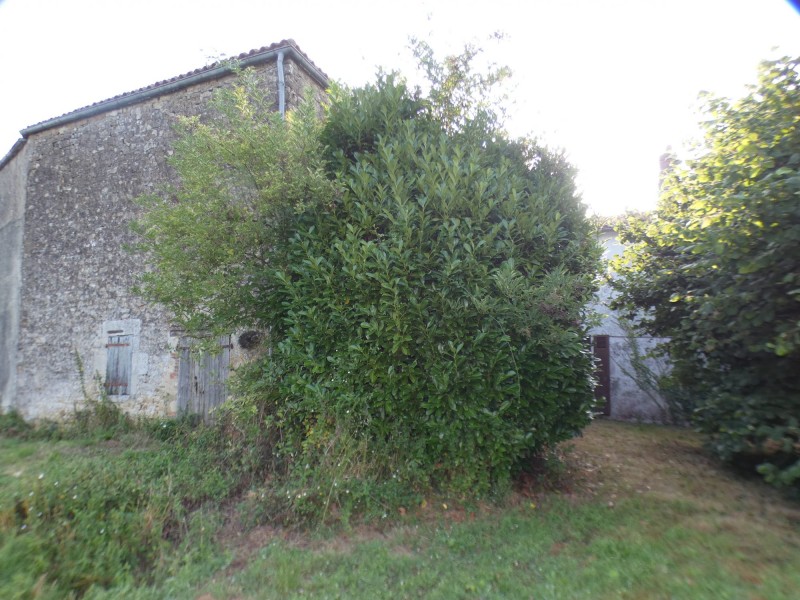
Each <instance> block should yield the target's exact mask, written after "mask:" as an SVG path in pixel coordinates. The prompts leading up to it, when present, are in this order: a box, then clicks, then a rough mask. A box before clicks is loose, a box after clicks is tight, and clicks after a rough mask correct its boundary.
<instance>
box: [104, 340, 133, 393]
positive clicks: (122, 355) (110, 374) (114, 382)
mask: <svg viewBox="0 0 800 600" xmlns="http://www.w3.org/2000/svg"><path fill="white" fill-rule="evenodd" d="M106 349H107V353H106V359H107V362H106V380H105V388H106V394H108V395H109V396H127V395H128V393H129V390H130V385H131V358H132V353H131V336H130V335H109V336H108V343H107V344H106Z"/></svg>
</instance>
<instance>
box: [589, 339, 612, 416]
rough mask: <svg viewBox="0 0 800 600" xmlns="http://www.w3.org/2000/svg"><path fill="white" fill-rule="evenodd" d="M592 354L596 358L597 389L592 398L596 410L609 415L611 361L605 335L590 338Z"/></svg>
mask: <svg viewBox="0 0 800 600" xmlns="http://www.w3.org/2000/svg"><path fill="white" fill-rule="evenodd" d="M592 352H593V353H594V356H595V358H596V364H597V371H596V372H595V376H596V377H597V387H595V389H594V397H595V399H596V400H597V409H598V411H599V412H601V413H602V414H604V415H610V414H611V360H610V358H611V357H610V354H609V346H608V336H607V335H596V336H594V337H592Z"/></svg>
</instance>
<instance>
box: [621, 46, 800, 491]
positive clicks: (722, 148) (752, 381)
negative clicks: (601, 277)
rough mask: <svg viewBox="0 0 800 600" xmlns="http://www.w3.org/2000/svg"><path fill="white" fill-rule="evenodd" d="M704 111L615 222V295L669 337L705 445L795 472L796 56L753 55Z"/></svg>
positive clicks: (799, 382) (782, 472)
mask: <svg viewBox="0 0 800 600" xmlns="http://www.w3.org/2000/svg"><path fill="white" fill-rule="evenodd" d="M706 114H707V120H705V121H704V123H703V126H704V128H705V137H704V139H703V141H702V143H701V144H700V145H699V146H698V147H696V148H694V150H693V158H691V159H690V160H688V161H686V163H685V164H683V165H681V164H673V165H672V167H671V169H670V172H668V173H667V174H666V177H665V179H664V189H663V193H662V197H661V200H660V204H659V207H658V210H657V212H656V213H655V214H654V215H652V217H651V218H650V219H647V220H645V221H640V222H638V223H637V222H633V223H632V225H631V228H630V229H629V230H628V231H627V233H626V234H625V239H626V241H628V242H629V243H630V244H631V247H630V249H629V251H628V252H626V254H625V256H624V257H623V259H622V260H621V261H620V262H619V264H618V265H617V267H618V270H619V272H620V274H621V275H622V278H621V279H620V280H618V282H617V284H616V285H617V287H618V290H619V291H620V292H621V296H620V298H619V303H620V305H624V306H626V307H628V308H629V309H630V310H631V311H632V312H640V314H643V315H644V316H643V318H642V320H641V325H640V326H641V328H642V329H644V330H645V331H647V332H648V333H651V334H653V335H658V336H669V337H670V338H671V342H670V343H669V347H668V349H669V353H670V355H671V357H672V359H673V361H674V362H675V365H676V371H675V377H676V378H677V379H678V380H679V382H680V383H682V384H683V385H684V386H686V388H687V389H688V390H689V391H691V393H693V394H694V395H695V401H696V405H697V409H696V412H695V415H694V417H695V420H696V423H697V424H698V425H699V426H700V428H701V429H702V430H703V431H705V432H707V433H709V434H710V435H711V443H712V446H713V448H714V449H715V450H716V451H717V452H718V453H719V454H720V455H721V456H722V457H723V458H725V459H732V460H739V461H747V462H753V461H755V462H756V463H760V465H761V466H760V467H759V469H760V471H761V472H762V473H763V474H765V475H766V476H767V478H768V479H769V480H770V481H772V482H774V483H778V484H785V485H798V483H800V369H798V365H800V58H795V59H790V58H784V59H781V60H776V61H772V62H765V63H763V64H762V66H761V69H760V75H759V82H758V85H756V86H752V88H751V89H750V92H749V93H748V94H747V95H746V96H745V97H743V98H741V99H739V100H735V101H730V100H725V99H718V98H709V99H708V102H707V109H706ZM642 311H643V313H642Z"/></svg>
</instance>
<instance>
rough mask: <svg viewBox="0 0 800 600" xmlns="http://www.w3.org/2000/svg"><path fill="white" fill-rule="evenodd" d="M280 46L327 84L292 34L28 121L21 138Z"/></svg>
mask: <svg viewBox="0 0 800 600" xmlns="http://www.w3.org/2000/svg"><path fill="white" fill-rule="evenodd" d="M282 49H289V50H290V51H292V52H293V53H295V54H296V55H297V57H298V58H299V59H300V62H302V63H305V64H304V65H303V66H304V67H305V68H306V69H308V70H309V71H310V72H311V74H312V75H314V76H315V79H317V81H318V82H320V83H322V84H323V85H327V81H328V75H327V74H326V73H325V72H324V71H323V70H322V69H320V68H319V67H318V66H317V65H316V64H315V63H314V61H312V60H311V59H310V58H309V57H308V55H307V54H306V53H305V52H303V51H302V50H301V49H300V47H299V46H298V45H297V43H296V42H295V41H294V40H293V39H292V38H288V39H283V40H281V41H280V42H275V43H273V44H270V45H269V46H262V47H261V48H255V49H252V50H249V51H247V52H242V53H240V54H238V55H237V56H234V57H232V58H230V59H225V60H218V61H215V62H213V63H211V64H209V65H206V66H204V67H199V68H197V69H194V70H193V71H189V72H186V73H182V74H180V75H176V76H175V77H171V78H169V79H164V80H161V81H157V82H155V83H151V84H150V85H147V86H145V87H141V88H138V89H135V90H131V91H128V92H123V93H122V94H117V95H116V96H111V97H110V98H105V99H103V100H98V101H97V102H93V103H92V104H88V105H86V106H82V107H80V108H76V109H75V110H72V111H70V112H67V113H64V114H62V115H59V116H57V117H52V118H50V119H45V120H44V121H40V122H38V123H35V124H33V125H30V126H28V127H26V128H25V129H23V130H22V131H21V133H22V136H23V137H24V138H27V137H28V136H29V135H30V134H32V133H38V132H39V131H44V130H45V129H50V128H51V127H56V126H58V125H62V124H65V123H69V122H72V121H78V120H81V119H83V118H88V117H90V116H93V115H95V114H99V113H102V112H106V111H108V110H113V109H114V108H117V107H119V106H127V105H129V104H136V103H138V102H141V101H143V100H146V99H148V98H151V97H153V96H159V95H162V94H165V93H168V92H171V91H174V90H175V89H180V88H183V87H188V86H189V85H192V83H195V82H199V81H203V80H205V79H212V78H216V77H221V76H223V74H225V71H226V70H227V69H228V67H227V63H228V62H229V61H238V62H242V63H243V66H249V65H248V63H251V64H255V63H258V62H260V60H259V59H263V60H267V59H269V58H271V56H272V55H273V54H277V52H278V51H279V50H282Z"/></svg>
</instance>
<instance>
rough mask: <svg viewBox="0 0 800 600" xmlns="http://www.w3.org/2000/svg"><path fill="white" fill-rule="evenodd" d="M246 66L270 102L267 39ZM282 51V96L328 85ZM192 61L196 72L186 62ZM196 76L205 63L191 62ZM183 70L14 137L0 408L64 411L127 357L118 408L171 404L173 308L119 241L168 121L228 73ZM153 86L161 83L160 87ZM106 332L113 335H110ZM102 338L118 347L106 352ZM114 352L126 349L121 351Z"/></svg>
mask: <svg viewBox="0 0 800 600" xmlns="http://www.w3.org/2000/svg"><path fill="white" fill-rule="evenodd" d="M272 48H273V47H270V49H269V50H270V52H267V53H266V54H265V59H264V61H263V62H261V63H260V64H253V65H252V66H253V68H255V69H256V70H257V73H258V76H259V77H261V78H263V81H264V86H265V88H266V89H267V90H268V91H269V93H270V94H274V97H275V105H276V108H277V104H278V81H279V77H278V61H277V50H279V49H280V48H278V49H276V51H274V52H273V51H272ZM288 49H289V50H291V51H292V52H288V53H287V54H286V56H283V55H282V56H281V58H283V61H282V67H283V71H284V77H283V78H282V79H283V80H284V81H285V90H284V96H285V99H286V105H287V107H292V106H295V105H296V104H297V102H298V100H299V99H301V98H302V97H303V95H304V93H305V90H306V89H307V88H311V89H313V90H315V93H316V94H317V95H318V96H320V97H321V96H322V95H323V94H324V88H323V86H322V85H321V82H323V81H325V76H324V74H322V73H321V71H318V70H316V69H315V68H314V67H313V64H312V63H310V61H308V60H307V59H305V57H304V55H302V53H299V51H297V50H296V47H295V46H293V44H292V45H291V46H290V47H289V48H288ZM195 73H197V72H195ZM201 74H202V70H201ZM194 75H195V74H189V76H185V77H184V78H183V79H180V78H176V80H171V81H170V82H165V83H167V84H168V85H164V86H161V87H158V86H151V88H146V89H145V90H143V91H141V90H140V91H139V92H134V93H131V94H130V95H123V96H121V97H118V98H116V99H112V100H111V101H106V102H103V103H99V104H97V105H93V106H92V107H87V109H81V110H80V111H76V112H75V113H70V114H68V115H65V116H63V117H58V118H56V119H53V120H52V121H51V122H45V123H43V124H40V125H37V126H33V127H31V128H29V129H28V130H25V131H23V134H26V132H27V139H26V140H25V143H24V147H22V148H21V149H19V148H16V149H15V150H14V151H13V152H12V153H9V156H7V158H6V159H4V160H3V162H1V163H0V201H1V202H2V204H0V319H2V320H0V394H2V395H1V396H0V401H1V402H2V405H0V408H2V409H3V410H8V409H10V408H15V409H17V410H19V411H20V412H21V413H22V414H23V416H25V417H27V418H38V417H43V416H48V417H57V416H59V415H61V414H64V413H68V412H71V411H72V410H74V409H75V408H76V407H77V406H79V405H80V404H81V402H82V400H83V398H84V393H83V390H82V387H81V378H80V377H79V367H78V363H79V362H80V364H81V365H82V368H83V372H84V377H83V379H84V387H85V388H86V389H87V390H88V391H90V392H91V391H92V390H95V391H96V389H97V388H96V386H95V383H94V378H95V375H97V376H99V378H100V379H102V378H105V377H106V375H107V373H110V372H111V369H112V368H115V367H113V366H109V364H108V361H109V358H108V357H109V356H112V355H113V356H114V357H115V358H114V359H113V360H124V361H127V362H126V365H129V366H126V369H128V368H129V369H130V375H127V371H126V377H130V385H129V386H128V387H127V388H125V393H124V394H123V395H122V396H121V397H119V398H116V399H117V400H118V401H119V402H120V404H121V405H122V406H123V407H124V408H125V410H127V411H129V412H133V413H140V414H173V413H174V412H175V407H176V389H177V387H176V386H177V362H176V356H177V353H176V344H177V337H176V336H175V335H173V334H172V333H171V331H170V316H169V315H168V314H167V313H166V312H165V311H164V310H163V309H162V308H160V307H157V306H153V305H149V304H147V303H146V302H145V301H144V300H142V299H141V298H139V297H137V296H135V295H134V294H133V293H132V291H131V288H132V286H133V285H134V282H135V278H136V275H137V273H139V272H141V270H142V269H144V268H146V267H145V265H143V264H142V258H141V257H140V256H136V255H134V254H131V253H130V252H127V251H126V250H125V246H126V245H127V244H130V243H131V242H133V241H134V238H133V236H132V233H131V231H130V222H131V220H132V219H134V218H136V216H137V214H138V210H139V209H138V206H137V204H136V203H135V202H134V199H135V198H137V197H138V196H140V195H143V194H147V193H151V192H155V191H157V190H158V189H159V188H160V187H161V186H162V185H164V184H165V183H168V182H171V181H174V179H175V174H174V172H173V171H172V169H171V167H170V166H169V164H168V157H169V156H170V154H171V152H172V150H171V147H172V143H173V142H174V139H175V136H174V125H175V123H176V121H177V119H178V117H179V116H181V115H202V114H203V113H204V111H206V110H207V106H208V102H209V100H210V99H211V96H212V94H213V92H214V90H215V89H216V88H218V87H220V86H223V85H229V84H230V83H231V82H232V80H233V76H232V75H231V73H230V72H229V71H227V72H225V73H222V74H221V75H220V76H215V77H211V78H209V77H206V78H202V77H196V76H194ZM161 92H163V93H161ZM112 336H113V341H114V342H120V341H121V343H114V344H112V343H110V341H109V340H111V339H112ZM109 346H114V347H116V346H120V347H121V348H122V350H120V352H123V351H124V352H123V353H122V354H119V353H113V354H112V353H110V352H109V350H108V348H109ZM118 357H122V358H118Z"/></svg>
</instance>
